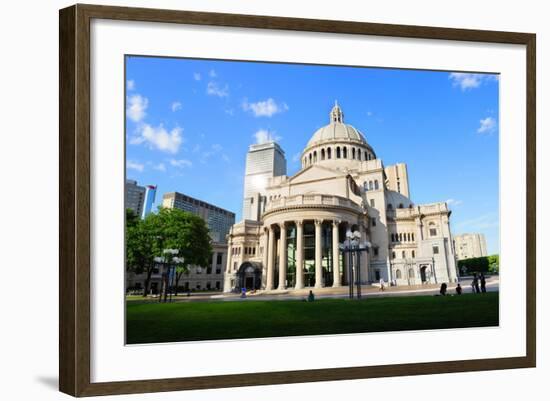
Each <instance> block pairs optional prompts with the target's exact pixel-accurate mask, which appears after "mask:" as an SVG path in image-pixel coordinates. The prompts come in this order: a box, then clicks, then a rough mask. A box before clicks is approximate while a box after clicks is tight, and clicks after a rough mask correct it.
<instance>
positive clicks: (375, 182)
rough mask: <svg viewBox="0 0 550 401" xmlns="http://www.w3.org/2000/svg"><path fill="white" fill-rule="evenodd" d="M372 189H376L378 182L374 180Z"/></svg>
mask: <svg viewBox="0 0 550 401" xmlns="http://www.w3.org/2000/svg"><path fill="white" fill-rule="evenodd" d="M374 189H378V180H374Z"/></svg>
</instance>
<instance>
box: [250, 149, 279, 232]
mask: <svg viewBox="0 0 550 401" xmlns="http://www.w3.org/2000/svg"><path fill="white" fill-rule="evenodd" d="M285 174H286V159H285V152H284V151H283V150H282V149H281V147H280V146H279V145H278V144H277V143H275V142H268V143H263V144H256V145H250V147H249V149H248V153H247V155H246V169H245V176H244V194H243V196H244V199H243V220H255V221H259V220H260V217H261V214H262V212H263V209H264V208H265V193H266V186H267V184H268V183H269V181H270V179H271V178H273V177H277V176H281V175H285Z"/></svg>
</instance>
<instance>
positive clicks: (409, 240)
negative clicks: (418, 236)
mask: <svg viewBox="0 0 550 401" xmlns="http://www.w3.org/2000/svg"><path fill="white" fill-rule="evenodd" d="M407 241H408V242H411V233H407Z"/></svg>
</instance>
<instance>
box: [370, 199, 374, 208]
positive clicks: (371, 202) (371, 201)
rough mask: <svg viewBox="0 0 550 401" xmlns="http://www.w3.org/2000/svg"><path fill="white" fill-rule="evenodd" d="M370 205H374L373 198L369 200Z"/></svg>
mask: <svg viewBox="0 0 550 401" xmlns="http://www.w3.org/2000/svg"><path fill="white" fill-rule="evenodd" d="M370 207H374V199H371V200H370Z"/></svg>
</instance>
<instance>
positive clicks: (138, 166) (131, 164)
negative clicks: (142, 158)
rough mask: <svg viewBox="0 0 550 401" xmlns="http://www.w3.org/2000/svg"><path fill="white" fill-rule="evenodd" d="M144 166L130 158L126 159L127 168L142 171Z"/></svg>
mask: <svg viewBox="0 0 550 401" xmlns="http://www.w3.org/2000/svg"><path fill="white" fill-rule="evenodd" d="M144 167H145V166H144V165H143V164H141V163H138V162H134V161H132V160H128V161H126V168H127V169H129V170H135V171H139V172H142V171H143V169H144Z"/></svg>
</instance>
